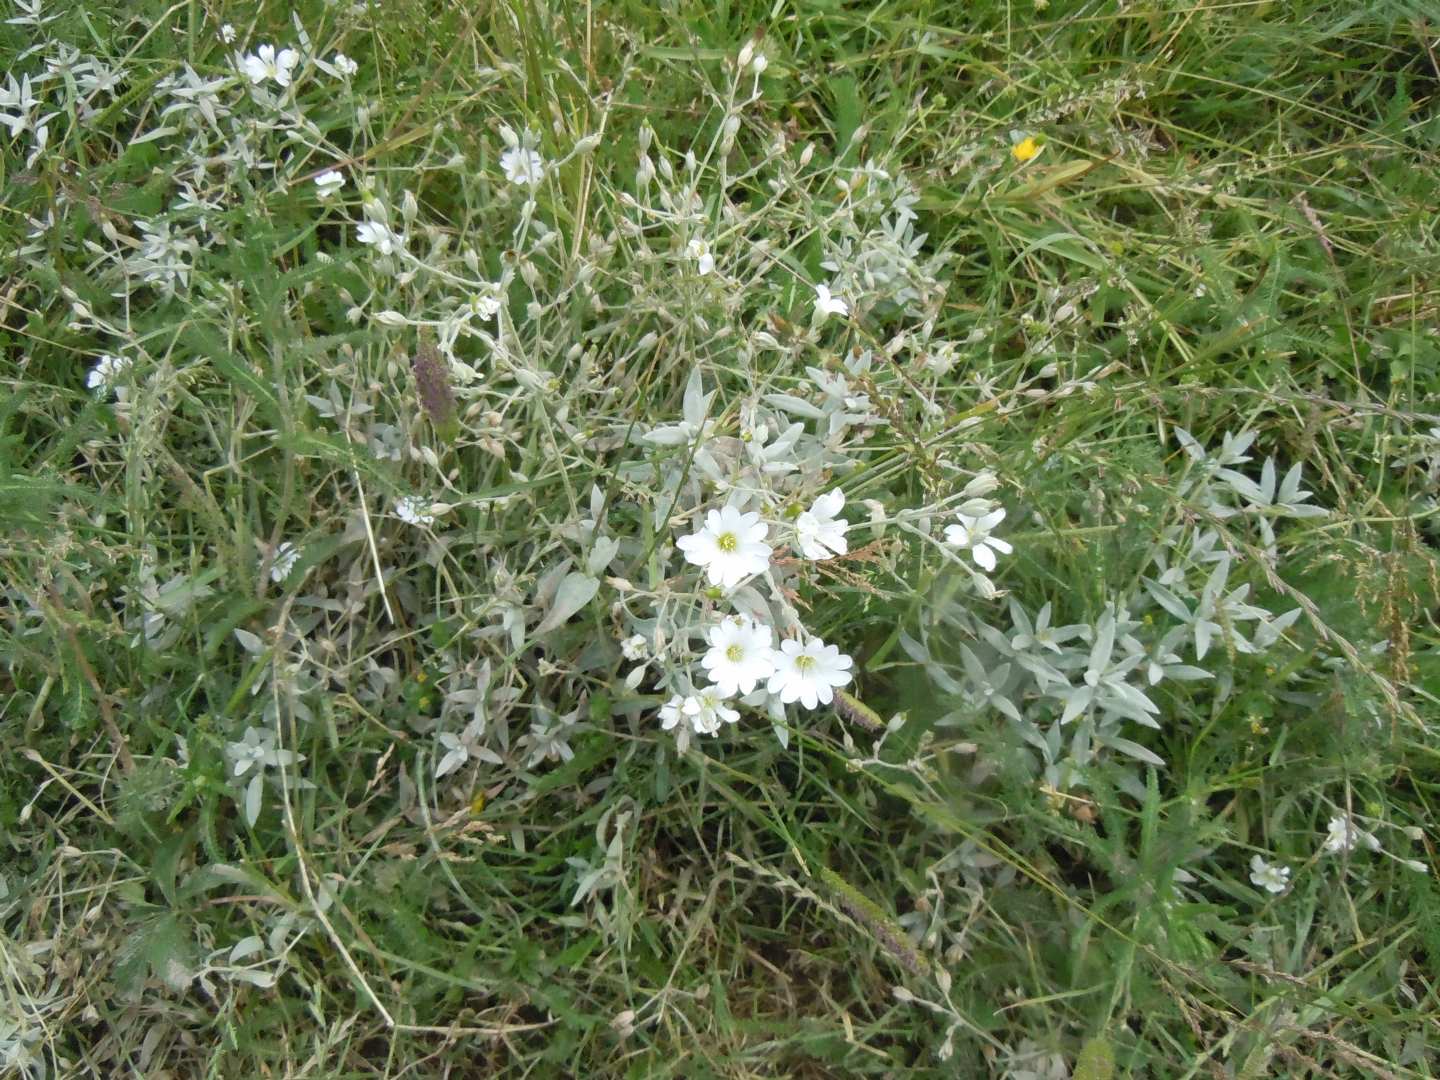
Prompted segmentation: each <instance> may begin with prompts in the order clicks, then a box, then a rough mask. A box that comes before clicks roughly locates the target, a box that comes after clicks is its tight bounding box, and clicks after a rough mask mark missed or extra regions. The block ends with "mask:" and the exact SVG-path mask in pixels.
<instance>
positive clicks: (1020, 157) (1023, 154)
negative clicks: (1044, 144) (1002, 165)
mask: <svg viewBox="0 0 1440 1080" xmlns="http://www.w3.org/2000/svg"><path fill="white" fill-rule="evenodd" d="M1010 153H1011V154H1013V155H1014V157H1015V160H1016V161H1018V162H1021V163H1022V164H1023V163H1024V162H1027V161H1031V160H1033V159H1034V158H1036V157H1038V156H1039V154H1040V144H1039V143H1037V142H1036V141H1035V137H1034V136H1033V135H1027V136H1026V137H1025V138H1023V139H1021V140H1020V141H1019V142H1018V143H1016V144H1015V145H1014V146H1012V147H1011V148H1010Z"/></svg>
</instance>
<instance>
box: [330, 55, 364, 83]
mask: <svg viewBox="0 0 1440 1080" xmlns="http://www.w3.org/2000/svg"><path fill="white" fill-rule="evenodd" d="M330 64H331V66H333V67H334V68H335V71H336V72H337V73H338V74H339V76H340V77H341V78H342V79H348V78H350V76H352V75H354V74H355V73H356V72H357V71H359V70H360V65H359V64H357V63H356V62H355V61H354V60H351V59H350V57H348V56H346V55H345V54H344V53H343V52H337V53H336V54H335V59H333V60H331V61H330Z"/></svg>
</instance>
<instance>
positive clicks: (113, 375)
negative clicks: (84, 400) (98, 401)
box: [85, 353, 132, 397]
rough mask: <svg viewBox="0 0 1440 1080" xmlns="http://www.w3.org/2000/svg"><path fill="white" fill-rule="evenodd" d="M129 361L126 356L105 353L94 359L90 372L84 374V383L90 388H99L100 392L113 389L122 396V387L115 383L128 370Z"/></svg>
mask: <svg viewBox="0 0 1440 1080" xmlns="http://www.w3.org/2000/svg"><path fill="white" fill-rule="evenodd" d="M131 363H132V361H131V359H130V358H129V357H128V356H111V355H110V354H109V353H106V354H105V355H104V356H102V357H100V358H99V359H98V360H96V361H95V366H94V367H93V368H91V369H90V374H88V375H86V376H85V385H86V386H88V387H89V388H90V389H91V390H99V391H100V392H101V393H102V394H105V393H109V392H110V391H111V390H114V391H115V392H116V396H117V397H123V395H122V394H121V393H120V390H121V389H123V388H122V387H119V386H118V385H117V384H118V383H119V382H120V380H121V379H122V378H123V377H124V375H125V373H126V372H127V371H129V370H130V365H131Z"/></svg>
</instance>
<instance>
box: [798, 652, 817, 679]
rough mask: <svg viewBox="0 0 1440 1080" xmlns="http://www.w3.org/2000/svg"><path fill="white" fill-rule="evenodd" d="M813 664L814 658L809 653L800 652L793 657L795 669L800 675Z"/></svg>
mask: <svg viewBox="0 0 1440 1080" xmlns="http://www.w3.org/2000/svg"><path fill="white" fill-rule="evenodd" d="M814 666H815V658H814V657H813V656H811V655H810V654H809V653H801V654H800V655H799V656H797V657H795V670H796V671H798V672H800V674H801V675H804V674H805V673H806V672H807V671H809V670H810V669H811V668H812V667H814Z"/></svg>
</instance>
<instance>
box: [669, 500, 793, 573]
mask: <svg viewBox="0 0 1440 1080" xmlns="http://www.w3.org/2000/svg"><path fill="white" fill-rule="evenodd" d="M766 532H767V526H766V525H765V523H764V522H763V521H761V520H760V515H759V514H757V513H755V512H753V511H752V512H750V513H748V514H742V513H741V512H740V511H739V510H737V509H735V507H733V506H727V507H725V508H724V509H721V510H711V511H710V512H709V513H708V514H706V515H705V527H704V528H703V529H700V530H699V531H698V532H694V533H691V534H690V535H689V536H682V537H681V538H680V539H679V540H677V541H676V542H675V546H676V547H678V548H679V549H680V550H681V551H683V552H684V553H685V561H686V562H689V563H693V564H694V565H696V566H702V567H704V568H705V576H706V577H708V578H709V579H710V584H712V585H719V586H720V587H721V588H725V589H732V588H734V587H735V586H736V585H739V584H740V582H742V581H744V580H745V579H746V578H747V577H749V576H750V575H751V574H758V573H760V572H761V571H763V570H764V569H765V568H766V567H767V566H769V565H770V553H771V551H772V549H771V547H770V545H769V544H767V543H765V533H766Z"/></svg>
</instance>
